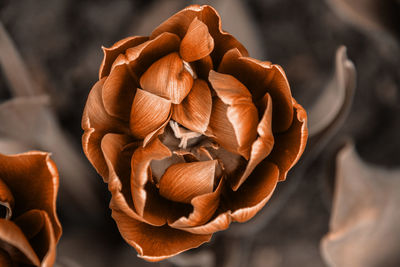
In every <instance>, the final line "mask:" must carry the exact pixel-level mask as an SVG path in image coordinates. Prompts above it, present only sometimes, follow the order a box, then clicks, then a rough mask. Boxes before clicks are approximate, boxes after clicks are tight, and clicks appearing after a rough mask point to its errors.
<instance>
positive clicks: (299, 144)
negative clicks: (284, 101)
mask: <svg viewBox="0 0 400 267" xmlns="http://www.w3.org/2000/svg"><path fill="white" fill-rule="evenodd" d="M293 107H294V110H295V112H294V114H293V115H294V116H293V124H292V126H290V128H289V129H288V130H287V131H286V132H284V133H281V134H275V145H274V148H273V149H272V151H271V154H270V155H269V156H268V159H269V161H271V162H273V163H275V164H276V165H277V166H278V168H279V181H283V180H285V179H286V175H287V172H288V171H289V170H290V169H291V168H292V167H293V166H294V164H296V162H297V161H298V160H299V158H300V156H301V154H303V151H304V149H305V147H306V143H307V135H308V131H307V114H306V112H305V110H304V109H303V107H302V106H300V105H299V104H297V103H296V102H295V100H293Z"/></svg>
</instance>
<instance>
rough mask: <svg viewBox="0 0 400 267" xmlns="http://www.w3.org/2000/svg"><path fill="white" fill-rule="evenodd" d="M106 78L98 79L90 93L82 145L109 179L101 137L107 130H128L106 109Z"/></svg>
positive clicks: (96, 166) (83, 121) (83, 116)
mask: <svg viewBox="0 0 400 267" xmlns="http://www.w3.org/2000/svg"><path fill="white" fill-rule="evenodd" d="M104 82H105V78H103V79H102V80H100V81H98V82H97V83H96V84H95V85H94V86H93V88H92V90H91V91H90V93H89V96H88V100H87V102H86V106H85V109H84V111H83V115H82V129H83V130H84V131H85V132H84V134H83V136H82V146H83V151H84V152H85V154H86V156H87V158H88V159H89V161H90V162H91V163H92V165H93V166H94V167H95V169H96V170H97V172H98V173H99V174H100V175H101V176H102V177H103V179H105V181H106V180H107V177H108V170H107V164H106V162H105V160H104V156H103V153H102V151H101V148H100V144H101V139H102V138H103V136H104V135H105V134H106V133H107V132H112V131H114V132H117V133H122V132H128V129H127V127H126V126H125V125H124V123H123V122H122V121H120V120H118V119H117V118H113V117H111V116H110V115H109V114H108V113H107V112H106V110H105V108H104V106H103V100H102V90H103V89H102V88H103V84H104Z"/></svg>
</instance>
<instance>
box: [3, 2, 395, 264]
mask: <svg viewBox="0 0 400 267" xmlns="http://www.w3.org/2000/svg"><path fill="white" fill-rule="evenodd" d="M399 2H400V1H396V0H385V1H381V0H359V1H350V0H348V1H346V0H325V1H323V0H320V1H315V0H314V1H301V0H279V1H278V0H245V1H239V0H218V1H196V2H195V1H184V0H170V1H166V0H147V1H145V0H132V1H129V0H114V1H105V0H99V1H88V0H85V1H82V0H81V1H77V0H68V1H67V0H53V1H50V0H19V1H11V0H0V21H1V23H2V26H1V39H0V59H1V64H2V66H1V67H2V68H1V69H0V101H1V102H0V153H6V154H9V153H13V152H18V151H20V152H21V151H24V150H32V149H41V150H47V151H52V152H53V155H54V159H55V161H56V163H57V164H58V166H59V168H60V173H61V176H60V177H61V178H60V184H61V186H60V194H59V201H58V214H59V217H60V220H61V223H62V225H63V230H64V234H63V236H62V238H61V240H60V243H59V246H58V255H57V262H56V266H65V267H67V266H71V267H77V266H82V267H83V266H100V267H101V266H116V267H125V266H255V267H258V266H266V267H287V266H289V267H290V266H308V267H314V266H400V229H399V225H400V216H399V213H400V211H399V210H398V209H397V208H394V207H396V204H400V201H399V197H398V196H399V195H400V182H399V180H400V175H399V174H400V172H399V168H400V167H399V166H400V156H399V150H400V53H399V51H400V41H399V38H400V22H399V18H400V3H399ZM194 3H197V4H206V3H207V4H210V5H213V6H214V7H215V8H216V9H217V11H218V12H219V13H220V14H221V17H222V27H223V28H224V29H225V30H227V31H229V32H230V33H231V34H233V35H234V36H235V37H237V39H239V41H241V42H242V43H243V44H244V45H245V46H246V47H247V48H248V49H249V52H250V56H252V57H255V58H258V59H262V60H268V61H271V62H273V63H275V64H279V65H281V66H282V67H283V69H284V70H285V72H286V75H287V77H288V79H289V82H290V85H291V89H292V93H293V96H294V97H295V99H296V100H297V101H298V102H299V103H300V104H302V105H303V106H304V107H305V108H306V110H307V111H308V112H309V117H313V116H314V117H318V116H320V114H325V113H324V112H331V113H332V112H333V113H332V114H333V115H332V117H329V118H325V120H324V119H322V120H324V125H323V126H321V127H320V128H318V127H317V126H315V125H314V124H312V125H311V124H310V125H309V128H310V131H311V129H312V132H311V133H312V134H311V136H310V140H309V146H308V148H307V151H306V153H305V155H304V157H303V158H302V159H301V160H300V162H299V163H298V166H297V167H296V168H295V169H293V170H292V171H291V172H290V173H289V175H288V178H287V180H286V181H285V182H283V183H280V184H278V187H277V189H276V193H275V194H274V195H273V197H272V199H271V201H270V202H269V203H267V206H266V207H265V208H264V210H263V212H261V213H260V214H259V215H257V216H256V217H255V218H254V224H255V226H254V225H253V224H246V225H243V226H239V225H234V226H233V227H231V228H232V229H230V230H228V231H226V232H220V233H216V234H215V235H214V236H213V239H212V242H210V243H209V244H205V245H203V246H201V247H200V248H198V249H194V250H192V251H190V252H188V253H184V254H182V255H180V256H177V257H174V258H172V259H170V260H165V261H163V262H161V263H147V262H145V261H144V260H141V259H140V258H137V256H136V251H135V250H134V249H133V248H131V247H129V246H128V245H127V244H126V243H125V242H124V241H123V239H122V238H121V236H120V234H119V232H118V229H117V227H116V225H115V223H114V221H113V220H112V218H111V212H110V210H109V209H108V203H109V200H110V194H109V193H108V190H107V186H106V184H104V183H103V182H102V179H101V177H100V176H99V175H97V174H96V173H95V171H94V169H93V168H92V167H91V166H90V164H89V162H88V161H87V160H86V158H85V157H84V155H83V152H82V149H81V144H80V142H81V141H80V140H81V135H82V130H81V126H80V122H81V116H82V112H83V108H84V105H85V102H86V99H87V95H88V93H89V90H90V89H91V87H92V85H93V84H94V83H95V82H96V81H97V79H98V69H99V66H100V63H101V60H102V56H103V52H102V50H101V46H102V45H103V46H106V47H109V46H111V45H112V44H113V43H114V42H116V41H118V40H120V39H122V38H124V37H127V36H130V35H148V34H150V32H151V31H152V29H153V28H154V27H155V26H157V25H158V24H160V23H161V22H162V21H163V20H165V19H167V18H168V17H169V16H171V15H172V14H174V13H175V12H177V11H179V10H180V9H182V8H183V7H185V6H187V5H189V4H194ZM342 45H344V46H345V47H347V57H348V59H349V60H351V61H352V62H353V63H354V66H355V69H356V72H357V75H356V76H355V75H354V73H353V72H352V71H351V70H349V68H346V66H347V67H348V63H349V62H348V61H346V60H347V59H346V54H345V51H344V50H343V51H338V52H337V49H338V48H339V47H340V46H342ZM337 53H338V54H337ZM346 62H347V63H346ZM345 63H346V64H347V65H346V64H345ZM350 69H351V68H350ZM353 82H355V85H356V86H355V87H354V86H353V85H354V83H353ZM21 88H22V89H21ZM327 92H328V93H327ZM329 92H330V93H329ZM44 95H45V96H46V97H44ZM324 95H329V96H330V97H328V98H327V97H324ZM18 101H19V102H18ZM21 101H22V104H21V103H20V102H21ZM24 101H25V102H24ZM321 103H322V104H321ZM321 107H322V108H321ZM310 112H313V114H310ZM318 114H319V115H318ZM317 121H319V122H320V121H321V119H318V120H317ZM311 122H312V120H310V123H311ZM313 127H315V128H313ZM352 144H354V149H355V150H354V151H353V152H351V151H352V150H351V149H352ZM351 153H353V154H352V155H353V156H351V155H350V154H351ZM346 181H351V182H352V184H350V185H349V184H347V182H346ZM349 188H350V189H349ZM365 199H370V200H371V199H372V200H371V201H370V202H366V201H365ZM392 204H393V205H394V207H393V205H392ZM371 210H377V211H385V213H384V214H383V213H382V214H380V213H379V214H378V215H377V216H375V217H373V218H372V219H368V220H366V221H365V220H364V219H362V218H363V217H362V216H361V215H360V216H358V215H357V216H355V214H356V213H357V214H358V213H360V214H362V211H365V212H367V211H371ZM354 211H356V212H354ZM385 214H386V215H387V214H389V215H388V216H386V215H385ZM353 217H354V218H353ZM338 218H339V219H338ZM340 218H346V220H343V219H340ZM360 218H361V219H360ZM363 220H364V221H363ZM364 222H367V223H366V224H365V223H364ZM363 223H364V224H363ZM360 225H363V226H362V227H361V226H360ZM365 225H367V226H365ZM255 228H257V230H251V229H255ZM249 229H250V230H249ZM247 231H248V234H246V233H247ZM343 232H344V234H343ZM377 232H379V233H380V234H371V233H377ZM335 233H340V234H341V235H343V236H342V238H339V239H340V240H338V239H335V238H336V237H337V235H336V236H335ZM388 237H390V238H392V239H394V241H393V242H385V240H387V238H388ZM369 238H372V239H373V240H370V239H369ZM322 239H323V240H324V241H323V242H322V243H321V240H322ZM396 240H397V241H398V242H397V243H396V242H395V241H396ZM363 244H364V245H365V247H363ZM367 244H368V245H367ZM396 244H397V245H396ZM354 247H357V249H354ZM351 248H353V250H354V251H353V252H351V253H346V251H349V249H350V250H351ZM378 248H379V249H378ZM383 256H384V257H383ZM382 258H384V259H382Z"/></svg>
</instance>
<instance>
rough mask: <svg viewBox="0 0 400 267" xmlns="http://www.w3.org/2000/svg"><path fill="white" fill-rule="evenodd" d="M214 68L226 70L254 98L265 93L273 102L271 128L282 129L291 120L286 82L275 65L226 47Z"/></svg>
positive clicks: (224, 71)
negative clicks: (244, 55)
mask: <svg viewBox="0 0 400 267" xmlns="http://www.w3.org/2000/svg"><path fill="white" fill-rule="evenodd" d="M218 71H219V72H222V73H226V74H230V75H232V76H234V77H236V78H237V79H238V80H239V81H240V82H242V83H243V84H244V85H245V86H246V87H247V88H248V89H249V90H250V92H251V94H252V95H253V99H254V101H256V100H258V99H261V98H262V97H263V96H264V95H265V94H266V93H269V94H270V95H271V98H272V103H273V109H272V110H273V114H272V117H273V118H279V119H274V120H273V121H272V128H273V131H274V132H283V131H285V130H287V129H288V128H289V127H290V125H291V124H292V119H293V105H292V95H291V92H290V86H289V83H288V81H287V78H286V75H285V72H284V71H283V69H282V68H281V67H280V66H279V65H271V64H270V62H261V61H258V60H255V59H253V58H249V57H243V56H242V55H241V54H240V52H239V51H238V50H237V49H233V50H230V51H228V52H227V53H226V54H225V55H224V58H223V59H222V62H221V64H220V66H219V67H218Z"/></svg>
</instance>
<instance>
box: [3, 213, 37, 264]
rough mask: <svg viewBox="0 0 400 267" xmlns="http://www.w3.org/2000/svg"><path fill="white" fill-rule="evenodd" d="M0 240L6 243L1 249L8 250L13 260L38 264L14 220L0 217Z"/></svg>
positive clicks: (34, 254) (33, 252)
mask: <svg viewBox="0 0 400 267" xmlns="http://www.w3.org/2000/svg"><path fill="white" fill-rule="evenodd" d="M0 242H1V243H3V242H4V243H5V244H7V246H2V249H4V250H6V251H7V252H8V254H9V255H10V257H11V258H12V259H13V262H21V263H22V262H23V263H26V264H32V265H35V266H39V265H40V261H39V258H38V256H37V255H36V253H35V251H34V250H33V249H32V247H31V245H30V244H29V241H28V240H27V239H26V237H25V236H24V233H23V232H22V231H21V229H19V227H18V226H17V225H16V224H15V223H14V222H12V221H9V220H5V219H0Z"/></svg>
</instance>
